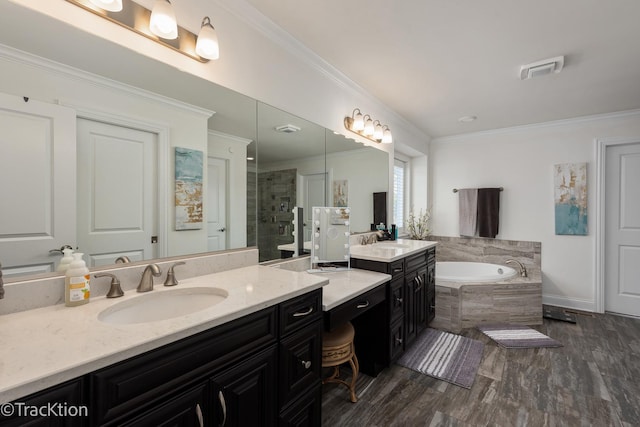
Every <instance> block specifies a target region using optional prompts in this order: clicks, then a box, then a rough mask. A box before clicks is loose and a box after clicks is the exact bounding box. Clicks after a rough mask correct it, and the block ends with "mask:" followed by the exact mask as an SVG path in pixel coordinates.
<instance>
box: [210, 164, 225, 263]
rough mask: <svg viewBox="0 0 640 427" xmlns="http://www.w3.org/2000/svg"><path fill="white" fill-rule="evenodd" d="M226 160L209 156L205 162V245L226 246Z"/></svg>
mask: <svg viewBox="0 0 640 427" xmlns="http://www.w3.org/2000/svg"><path fill="white" fill-rule="evenodd" d="M226 211H227V161H226V160H224V159H218V158H215V157H209V158H208V163H207V212H206V216H207V246H208V249H209V250H210V251H221V250H224V249H226V248H227V237H226V236H227V212H226Z"/></svg>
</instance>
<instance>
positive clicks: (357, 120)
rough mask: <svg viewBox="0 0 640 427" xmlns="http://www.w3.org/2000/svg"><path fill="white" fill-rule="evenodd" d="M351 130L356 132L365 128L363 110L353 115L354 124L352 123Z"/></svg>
mask: <svg viewBox="0 0 640 427" xmlns="http://www.w3.org/2000/svg"><path fill="white" fill-rule="evenodd" d="M351 130H354V131H356V132H360V131H361V130H364V118H363V117H362V113H361V112H359V111H358V112H357V113H356V115H354V116H353V124H352V125H351Z"/></svg>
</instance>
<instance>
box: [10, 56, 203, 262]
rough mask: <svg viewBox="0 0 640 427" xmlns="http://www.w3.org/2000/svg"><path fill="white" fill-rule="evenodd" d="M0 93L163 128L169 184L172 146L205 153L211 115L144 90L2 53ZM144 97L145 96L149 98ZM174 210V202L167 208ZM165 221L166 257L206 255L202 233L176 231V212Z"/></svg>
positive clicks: (169, 196)
mask: <svg viewBox="0 0 640 427" xmlns="http://www.w3.org/2000/svg"><path fill="white" fill-rule="evenodd" d="M0 69H1V70H2V78H1V79H0V92H3V93H7V94H11V95H15V96H29V97H30V98H32V99H37V100H39V101H42V102H50V103H58V102H59V103H62V104H64V105H66V106H70V107H71V108H76V109H81V110H90V111H93V112H100V113H104V114H105V115H108V116H111V117H117V118H122V119H124V120H127V121H131V122H136V121H139V122H143V123H145V124H148V125H150V126H152V127H157V128H162V129H165V130H166V131H167V132H166V133H167V137H168V141H167V142H168V147H167V148H168V152H165V153H162V154H161V158H164V159H165V165H161V168H162V167H163V166H164V169H165V170H166V173H167V176H168V177H169V178H170V179H169V180H167V182H171V183H173V177H174V176H175V171H174V161H173V152H174V149H173V147H175V146H179V147H184V148H192V149H196V150H202V151H204V152H206V150H207V119H208V117H209V116H210V112H206V111H204V110H201V109H198V108H194V107H191V106H188V105H186V104H181V103H177V102H175V101H173V100H168V99H166V100H164V99H162V98H161V97H158V96H155V95H151V94H146V93H145V92H143V91H136V92H131V91H130V90H129V89H128V88H122V89H121V88H119V86H118V85H116V84H114V83H108V84H106V85H103V84H102V83H100V81H98V80H92V79H89V80H86V79H84V78H83V77H82V74H77V75H73V74H68V73H66V72H58V71H56V70H55V69H54V68H49V65H48V63H45V62H42V63H40V64H39V63H26V62H25V63H23V62H21V61H20V60H18V59H16V58H12V57H10V56H4V55H3V54H2V51H1V50H0ZM147 95H148V96H147ZM165 191H166V194H164V195H163V196H164V200H165V201H167V200H168V201H171V200H173V197H174V196H173V194H174V191H175V189H174V188H173V187H172V185H170V186H168V187H167V188H166V189H165ZM170 205H171V206H173V203H171V204H170ZM164 214H165V216H166V221H167V229H166V240H167V241H166V242H164V243H163V242H159V244H160V245H162V246H164V247H165V248H166V255H167V256H172V255H183V254H192V253H199V252H205V251H206V250H207V244H206V240H207V239H206V229H203V230H185V231H175V228H174V227H173V224H174V221H175V210H173V209H168V208H167V210H166V212H164Z"/></svg>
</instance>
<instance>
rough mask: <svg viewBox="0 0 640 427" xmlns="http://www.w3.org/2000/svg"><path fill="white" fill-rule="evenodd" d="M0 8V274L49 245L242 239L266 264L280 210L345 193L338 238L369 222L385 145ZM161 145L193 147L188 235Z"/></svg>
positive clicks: (277, 236)
mask: <svg viewBox="0 0 640 427" xmlns="http://www.w3.org/2000/svg"><path fill="white" fill-rule="evenodd" d="M0 14H2V15H3V16H11V17H12V18H14V19H10V20H7V21H8V22H6V23H5V24H3V26H1V27H0V67H1V68H2V70H3V79H2V80H0V102H1V103H2V105H0V123H2V128H3V129H9V128H10V129H12V132H3V135H2V136H1V137H0V181H1V182H2V186H1V187H0V188H1V190H0V199H1V200H2V206H3V209H2V212H0V263H1V264H2V265H3V271H4V272H5V276H4V278H5V279H9V280H14V279H16V278H18V279H23V278H25V277H26V276H28V275H34V274H38V275H41V274H55V269H56V266H57V264H58V262H59V260H60V259H61V256H62V254H61V253H57V252H50V251H51V250H53V249H59V248H61V247H62V245H65V244H69V245H71V246H74V247H78V250H79V251H82V252H84V253H87V254H90V259H89V261H90V264H91V265H93V266H104V265H111V264H113V263H114V262H115V259H116V258H117V257H118V256H120V255H125V256H128V257H129V258H130V259H131V260H132V261H134V262H135V261H142V260H145V261H146V260H149V259H154V258H158V257H167V256H182V255H187V254H194V253H201V252H207V251H215V250H221V249H232V248H238V247H245V246H257V247H258V248H259V250H260V259H261V260H262V261H266V260H271V259H275V258H279V257H281V256H283V252H282V251H281V250H280V249H279V246H282V245H286V244H289V243H291V242H293V235H292V232H293V228H292V226H293V224H292V222H291V221H292V209H293V208H294V207H295V206H300V207H303V208H304V207H306V208H307V209H306V211H308V212H309V214H310V212H311V211H310V207H312V206H326V205H336V206H340V203H345V204H348V205H349V206H350V207H351V211H352V214H351V215H352V216H351V218H352V219H351V230H352V232H360V231H367V230H369V227H370V223H371V222H373V193H376V192H384V191H387V190H388V173H389V172H388V154H387V153H386V152H384V151H381V150H378V149H376V148H372V147H366V146H364V145H362V144H359V143H356V142H355V141H353V140H351V139H347V138H345V137H344V136H342V135H336V134H334V132H332V131H331V130H328V129H325V128H323V127H321V126H318V125H316V124H314V123H311V122H309V121H307V120H304V119H301V118H299V117H297V116H296V115H295V112H284V111H281V110H279V109H277V108H274V107H271V106H269V105H266V104H264V103H262V102H258V101H256V100H254V99H252V98H249V97H247V96H245V95H242V94H239V93H236V92H234V91H231V90H228V89H226V88H224V87H220V86H219V85H215V84H212V83H211V82H208V81H205V80H203V79H200V78H197V77H195V76H192V75H190V74H188V73H184V72H181V71H179V70H177V69H175V68H173V67H169V66H167V65H165V64H161V63H159V62H157V61H154V60H152V59H149V58H145V57H142V56H140V55H137V54H135V53H133V52H131V51H129V50H127V49H125V48H123V47H121V46H117V45H114V44H112V43H109V42H107V41H105V40H102V39H100V38H97V37H94V36H91V35H88V34H86V33H83V32H80V31H79V30H77V29H75V28H73V27H70V26H68V25H65V24H62V23H60V22H57V21H55V20H52V19H50V18H47V17H45V16H42V15H40V14H37V13H34V12H32V11H29V10H26V9H24V8H22V7H19V6H17V5H15V4H11V3H10V2H4V3H3V4H2V5H1V6H0ZM23 23H29V25H30V26H33V27H37V28H39V29H40V30H39V31H40V33H41V35H40V36H39V37H29V36H28V35H27V34H25V33H24V31H23V28H21V25H23ZM74 39H77V40H80V39H82V40H83V43H82V44H81V45H79V46H77V47H75V48H74V49H69V48H59V47H60V46H64V44H65V41H67V40H74ZM52 46H57V47H58V48H52ZM43 58H44V60H43ZM52 61H53V62H52ZM105 79H106V80H105ZM176 101H177V102H176ZM210 112H213V114H212V115H210ZM34 118H36V119H35V120H34ZM60 123H62V124H60ZM19 124H21V125H20V126H18V125H19ZM16 129H18V130H16ZM20 129H22V130H20ZM52 129H53V131H51V132H50V130H52ZM123 132H124V133H123ZM52 140H55V141H56V144H58V142H60V141H61V140H64V141H65V143H66V145H64V146H58V145H56V146H55V147H54V148H55V150H54V151H55V153H54V152H53V151H52V150H53V149H50V148H51V146H50V145H48V144H49V143H50V142H51V141H52ZM34 141H35V142H34ZM16 147H21V149H20V150H17V149H16ZM87 147H89V148H87ZM176 148H186V149H188V150H193V151H198V152H200V153H202V155H203V182H202V192H203V196H204V197H203V200H204V201H205V203H204V205H203V207H202V209H203V212H204V214H203V215H202V217H203V221H202V224H201V225H200V227H199V228H197V229H185V230H177V229H176V228H177V227H176V211H175V209H176V208H175V203H174V200H175V197H174V196H175V191H176V189H175V177H176V170H175V169H176V168H175V164H176ZM53 154H55V158H56V159H60V158H62V159H64V160H65V161H66V163H61V164H60V165H54V166H51V165H52V162H51V161H52V159H53V158H54V156H53ZM43 165H45V166H43ZM41 166H43V167H41ZM25 168H26V169H25ZM56 168H58V169H56ZM25 170H27V171H28V172H25ZM65 171H66V173H65ZM143 171H144V173H148V174H149V175H144V174H143V173H142V172H143ZM70 172H73V173H70ZM96 176H101V177H103V178H104V179H103V180H102V181H94V180H95V179H96ZM53 178H55V180H54V179H53ZM27 180H28V182H27ZM65 180H66V181H65ZM54 181H55V182H54ZM132 182H135V183H136V184H135V185H132V184H131V183H132ZM55 185H58V187H56V188H55V189H54V188H52V187H53V186H55ZM147 185H148V186H147ZM71 195H73V197H68V196H71ZM97 195H99V196H100V197H98V196H97ZM58 197H59V198H60V199H57V198H58ZM56 200H57V201H58V202H59V203H57V204H56V203H55V202H56ZM336 202H337V203H338V204H336ZM34 212H35V213H34ZM147 217H148V218H147ZM60 220H62V222H60V223H58V222H55V223H54V221H60ZM307 223H310V220H309V221H307ZM148 224H150V225H149V227H147V225H148ZM147 228H148V229H147ZM143 229H144V230H143ZM61 230H66V232H68V233H70V234H68V236H70V237H64V236H63V237H59V236H58V234H59V232H61ZM116 231H118V232H119V233H120V234H117V233H116ZM143 232H144V233H143ZM145 233H146V234H145ZM305 233H306V237H305V238H308V234H309V231H305ZM135 239H138V241H136V240H135ZM154 241H155V243H153V242H154ZM124 242H127V243H124Z"/></svg>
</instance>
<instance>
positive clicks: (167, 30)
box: [149, 0, 178, 40]
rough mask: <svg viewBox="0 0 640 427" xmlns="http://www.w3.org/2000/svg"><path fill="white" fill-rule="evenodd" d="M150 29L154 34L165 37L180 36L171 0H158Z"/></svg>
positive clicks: (154, 6)
mask: <svg viewBox="0 0 640 427" xmlns="http://www.w3.org/2000/svg"><path fill="white" fill-rule="evenodd" d="M149 29H150V30H151V32H152V33H153V34H155V35H156V36H158V37H161V38H163V39H169V40H173V39H176V38H178V24H177V22H176V15H175V13H174V12H173V7H172V6H171V3H170V2H169V0H156V2H155V4H154V5H153V11H152V12H151V20H150V22H149Z"/></svg>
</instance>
